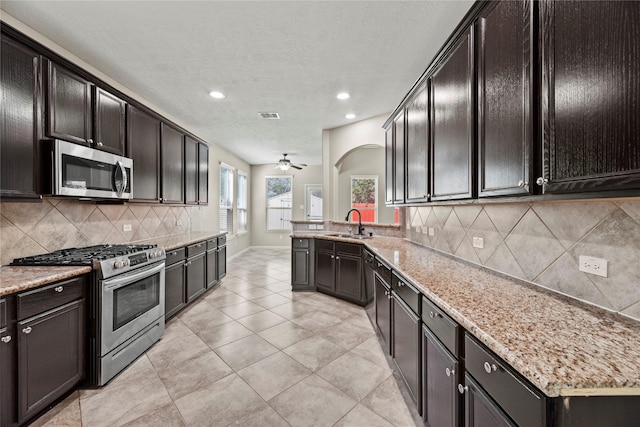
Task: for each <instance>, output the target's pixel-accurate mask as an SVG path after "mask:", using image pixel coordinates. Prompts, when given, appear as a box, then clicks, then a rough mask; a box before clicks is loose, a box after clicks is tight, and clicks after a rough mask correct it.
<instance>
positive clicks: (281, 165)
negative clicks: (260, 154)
mask: <svg viewBox="0 0 640 427" xmlns="http://www.w3.org/2000/svg"><path fill="white" fill-rule="evenodd" d="M303 166H307V165H305V164H304V163H300V164H299V165H294V164H293V163H291V160H289V159H287V153H284V154H283V155H282V158H281V159H280V160H278V164H277V165H276V167H275V168H274V169H280V170H283V171H286V170H289V168H294V169H298V170H300V169H302V167H303Z"/></svg>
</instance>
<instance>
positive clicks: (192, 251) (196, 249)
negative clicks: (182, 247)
mask: <svg viewBox="0 0 640 427" xmlns="http://www.w3.org/2000/svg"><path fill="white" fill-rule="evenodd" d="M206 250H207V242H198V243H195V244H193V245H189V246H187V258H191V257H192V256H196V255H198V254H201V253H203V252H206Z"/></svg>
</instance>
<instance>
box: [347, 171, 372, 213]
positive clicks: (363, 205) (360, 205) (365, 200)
mask: <svg viewBox="0 0 640 427" xmlns="http://www.w3.org/2000/svg"><path fill="white" fill-rule="evenodd" d="M377 196H378V178H377V177H367V176H363V177H354V176H352V177H351V207H352V208H354V209H358V210H359V211H360V214H361V215H362V222H377V212H378V200H377ZM351 220H352V221H357V220H358V214H357V213H355V212H352V213H351Z"/></svg>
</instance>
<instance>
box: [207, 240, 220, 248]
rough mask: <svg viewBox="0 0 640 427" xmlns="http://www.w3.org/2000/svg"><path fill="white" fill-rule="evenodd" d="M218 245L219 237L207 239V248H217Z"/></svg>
mask: <svg viewBox="0 0 640 427" xmlns="http://www.w3.org/2000/svg"><path fill="white" fill-rule="evenodd" d="M217 247H218V238H217V237H214V238H213V239H209V240H207V250H208V251H210V250H211V249H215V248H217Z"/></svg>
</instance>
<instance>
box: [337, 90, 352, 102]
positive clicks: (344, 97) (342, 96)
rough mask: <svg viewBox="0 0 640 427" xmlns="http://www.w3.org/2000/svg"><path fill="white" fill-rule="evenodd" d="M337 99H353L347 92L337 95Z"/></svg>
mask: <svg viewBox="0 0 640 427" xmlns="http://www.w3.org/2000/svg"><path fill="white" fill-rule="evenodd" d="M336 98H338V99H343V100H344V99H349V98H351V95H349V94H348V93H347V92H340V93H339V94H338V95H336Z"/></svg>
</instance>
